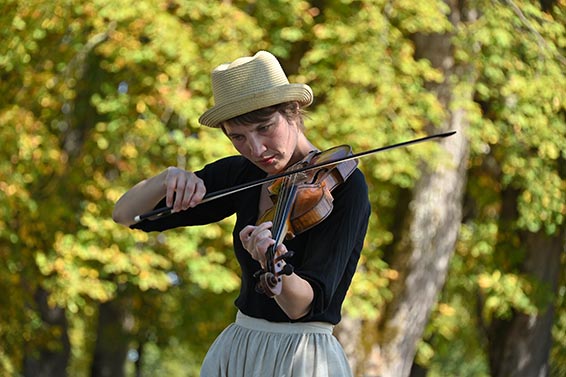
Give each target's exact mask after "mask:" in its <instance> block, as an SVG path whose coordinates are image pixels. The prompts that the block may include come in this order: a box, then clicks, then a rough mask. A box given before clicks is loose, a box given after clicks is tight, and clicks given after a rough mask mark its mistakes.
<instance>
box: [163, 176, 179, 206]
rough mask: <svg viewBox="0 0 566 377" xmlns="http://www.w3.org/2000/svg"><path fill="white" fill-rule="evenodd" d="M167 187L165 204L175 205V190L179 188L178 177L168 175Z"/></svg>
mask: <svg viewBox="0 0 566 377" xmlns="http://www.w3.org/2000/svg"><path fill="white" fill-rule="evenodd" d="M166 187H167V192H166V195H165V204H167V207H173V199H174V198H175V191H176V189H177V179H176V177H174V176H173V177H167V183H166Z"/></svg>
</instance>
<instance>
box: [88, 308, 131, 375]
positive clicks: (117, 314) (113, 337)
mask: <svg viewBox="0 0 566 377" xmlns="http://www.w3.org/2000/svg"><path fill="white" fill-rule="evenodd" d="M125 307H126V305H125V304H124V303H123V302H120V301H109V302H105V303H102V304H100V308H99V314H98V329H97V332H96V335H97V337H96V345H95V349H94V358H93V361H92V368H91V376H92V377H123V376H124V372H125V371H124V367H125V363H126V357H127V354H128V347H129V343H130V340H131V334H130V331H129V330H130V328H131V327H132V323H130V322H131V321H132V319H131V318H129V317H128V315H127V313H126V312H125V309H124V308H125Z"/></svg>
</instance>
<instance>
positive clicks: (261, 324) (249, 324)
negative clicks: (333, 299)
mask: <svg viewBox="0 0 566 377" xmlns="http://www.w3.org/2000/svg"><path fill="white" fill-rule="evenodd" d="M236 324H237V325H240V326H242V327H245V328H248V329H251V330H259V331H265V332H275V333H285V334H304V333H319V334H329V335H332V330H334V326H333V325H332V324H330V323H326V322H270V321H267V320H265V319H261V318H253V317H250V316H247V315H245V314H244V313H242V312H241V311H238V313H237V314H236Z"/></svg>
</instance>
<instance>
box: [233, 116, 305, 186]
mask: <svg viewBox="0 0 566 377" xmlns="http://www.w3.org/2000/svg"><path fill="white" fill-rule="evenodd" d="M224 131H225V133H226V135H227V136H228V137H229V138H230V140H231V141H232V144H233V145H234V147H235V148H236V150H237V151H238V152H240V154H241V155H242V156H244V157H246V158H247V159H248V160H250V161H251V162H252V163H254V164H255V165H256V166H257V167H259V168H260V169H261V170H263V171H265V172H266V173H268V174H269V175H273V174H277V173H279V172H282V171H283V170H285V168H286V167H287V166H289V165H291V164H293V163H295V162H297V161H299V160H300V159H301V158H302V157H303V156H300V155H299V153H298V151H297V140H298V137H299V130H298V127H297V125H296V124H295V122H288V121H287V120H286V119H285V117H283V116H282V115H281V114H280V113H278V112H276V113H274V114H273V116H272V117H271V118H270V119H269V120H268V121H266V122H262V123H253V124H246V125H234V124H230V123H226V124H225V125H224Z"/></svg>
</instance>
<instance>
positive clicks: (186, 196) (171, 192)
mask: <svg viewBox="0 0 566 377" xmlns="http://www.w3.org/2000/svg"><path fill="white" fill-rule="evenodd" d="M163 184H164V186H165V189H166V194H165V204H166V205H167V206H168V207H172V208H173V209H172V211H171V212H172V213H174V212H179V211H184V210H187V209H189V208H191V207H194V206H196V205H197V204H199V203H200V202H201V200H202V198H203V197H204V195H205V194H206V187H205V186H204V182H203V180H202V179H200V178H199V177H197V175H196V174H195V173H193V172H189V171H186V170H183V169H179V168H176V167H168V168H167V170H166V171H165V179H164V181H163Z"/></svg>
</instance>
